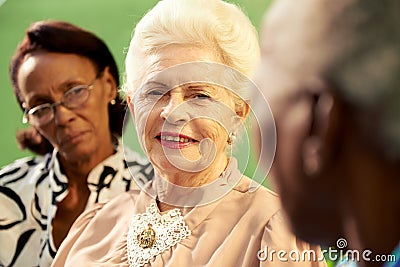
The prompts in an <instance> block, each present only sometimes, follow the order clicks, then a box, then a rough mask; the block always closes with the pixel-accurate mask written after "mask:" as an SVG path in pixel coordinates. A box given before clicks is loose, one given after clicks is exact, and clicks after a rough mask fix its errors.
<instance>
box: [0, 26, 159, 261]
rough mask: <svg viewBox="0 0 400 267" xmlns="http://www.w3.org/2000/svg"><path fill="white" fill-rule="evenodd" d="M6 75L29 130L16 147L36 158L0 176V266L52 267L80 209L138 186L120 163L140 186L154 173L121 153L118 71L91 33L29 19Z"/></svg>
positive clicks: (16, 164)
mask: <svg viewBox="0 0 400 267" xmlns="http://www.w3.org/2000/svg"><path fill="white" fill-rule="evenodd" d="M10 77H11V81H12V86H13V89H14V93H15V96H16V98H17V101H18V103H19V105H20V106H21V108H22V109H23V111H24V115H23V119H24V121H25V122H29V124H30V125H31V128H27V129H26V130H23V131H21V132H20V133H19V134H18V141H19V143H20V144H21V145H22V146H23V147H26V148H30V149H31V150H32V151H34V152H36V153H39V154H43V155H42V156H34V157H29V158H24V159H20V160H17V161H15V162H14V163H12V164H10V165H8V166H6V167H4V168H2V169H1V170H0V210H1V215H0V248H1V249H0V265H2V266H38V265H39V266H50V264H51V262H52V260H53V257H54V256H55V254H56V251H57V249H58V247H59V246H60V244H61V242H62V241H63V239H64V238H65V236H66V235H67V233H68V230H69V228H70V227H71V225H72V223H73V222H74V221H75V219H76V218H77V217H78V216H79V215H80V214H81V213H82V212H83V211H84V210H86V209H88V208H90V207H91V206H92V205H93V204H95V203H99V202H104V201H107V200H109V199H111V198H113V197H115V196H117V195H119V194H120V193H121V192H125V191H127V190H130V189H133V188H137V185H136V183H135V182H134V181H133V180H132V179H131V173H130V172H129V169H128V166H131V170H133V173H132V174H133V175H136V176H138V177H137V178H138V179H136V181H140V180H142V183H144V182H147V180H148V177H152V168H151V166H150V165H149V163H148V161H147V160H145V159H142V158H141V157H140V156H139V155H138V154H137V153H134V152H132V151H129V150H128V148H123V147H122V144H121V141H120V137H121V134H122V126H123V121H124V116H125V104H124V101H123V100H122V99H121V98H120V96H119V95H118V91H117V90H118V84H119V74H118V69H117V65H116V63H115V61H114V58H113V56H112V54H111V52H110V51H109V49H108V48H107V46H106V44H105V43H104V42H103V41H102V40H101V39H99V38H98V37H97V36H95V35H94V34H93V33H90V32H88V31H86V30H84V29H81V28H79V27H77V26H75V25H72V24H69V23H66V22H59V21H40V22H35V23H33V24H32V25H30V26H29V28H28V29H27V31H26V34H25V37H24V39H23V40H22V42H21V43H20V44H19V46H18V48H17V50H16V52H15V54H14V56H13V58H12V60H11V64H10ZM43 144H44V145H43ZM124 149H125V152H126V153H125V154H124Z"/></svg>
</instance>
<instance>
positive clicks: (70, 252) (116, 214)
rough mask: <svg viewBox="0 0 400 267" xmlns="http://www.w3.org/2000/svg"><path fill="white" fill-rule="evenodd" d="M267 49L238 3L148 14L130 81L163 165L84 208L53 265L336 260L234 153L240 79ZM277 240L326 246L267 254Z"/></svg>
mask: <svg viewBox="0 0 400 267" xmlns="http://www.w3.org/2000/svg"><path fill="white" fill-rule="evenodd" d="M258 60H259V45H258V38H257V34H256V31H255V29H254V27H253V25H252V24H251V22H250V20H249V19H248V18H247V17H246V15H245V14H244V13H243V12H242V11H241V10H240V9H239V8H238V7H237V6H235V5H233V4H230V3H226V2H224V1H221V0H164V1H160V2H158V4H157V5H156V6H155V7H154V8H153V9H152V10H150V11H149V12H148V13H147V14H146V15H145V16H144V17H143V18H142V19H141V20H140V22H139V23H138V24H137V26H136V28H135V33H134V36H133V38H132V40H131V44H130V47H129V51H128V54H127V57H126V61H125V62H126V86H125V89H126V94H127V96H128V100H129V106H130V110H131V112H132V115H133V118H134V121H135V125H136V130H137V133H138V137H139V141H140V142H141V145H142V147H143V148H144V150H145V152H146V154H147V156H148V158H149V160H150V162H151V164H152V165H153V167H154V170H155V177H154V179H153V180H152V182H149V183H148V184H147V185H146V186H144V187H143V188H142V190H131V191H130V192H128V193H126V194H124V195H122V196H121V197H118V198H115V199H114V200H112V201H110V202H108V203H107V204H103V205H97V206H96V207H95V208H93V209H92V210H90V211H88V212H86V213H85V214H83V215H82V216H81V217H80V218H79V219H78V220H77V221H76V223H75V224H74V226H73V227H72V228H71V231H70V233H69V235H68V237H67V238H66V240H65V241H64V243H63V244H62V246H61V248H60V251H59V253H58V255H57V256H56V259H55V261H54V265H53V266H78V265H81V266H94V265H107V266H111V265H118V266H215V267H220V266H225V267H230V266H243V267H250V266H282V265H283V266H293V265H294V266H325V262H324V260H323V257H322V256H321V255H320V254H318V253H319V252H320V251H318V250H316V251H314V250H312V247H311V246H310V245H309V244H307V243H305V242H302V241H300V240H298V239H296V237H295V236H293V235H292V234H291V232H290V231H289V230H288V227H287V226H286V224H285V222H284V220H283V219H282V216H281V213H280V203H279V198H278V196H277V195H276V194H274V193H273V192H271V191H269V190H267V189H266V188H263V187H260V188H258V190H251V189H254V188H251V184H252V182H251V180H250V179H249V178H248V177H246V176H244V175H243V174H242V173H241V172H240V170H239V169H238V161H237V160H236V159H235V158H234V157H232V156H231V153H230V151H231V150H232V146H234V145H235V141H234V140H235V138H234V137H235V136H237V135H238V132H239V131H240V130H243V122H244V121H245V120H246V117H247V115H248V113H249V104H248V102H247V100H248V99H249V98H248V96H249V95H250V94H251V92H249V91H248V90H246V89H247V88H246V87H242V86H240V84H241V83H240V81H242V80H243V79H244V80H245V81H246V79H245V77H246V76H245V75H251V74H252V73H253V71H254V68H255V66H256V64H257V62H258ZM241 72H242V73H244V74H241ZM266 247H267V248H268V249H269V251H272V250H274V251H279V250H284V251H286V252H287V253H289V251H291V250H294V251H297V252H299V253H301V252H302V251H303V250H312V252H314V253H315V254H316V257H315V258H313V259H311V260H307V259H306V260H305V261H299V262H290V261H289V262H284V261H283V260H279V259H278V257H277V256H276V255H272V257H271V255H270V254H268V251H264V252H263V255H261V256H262V257H260V253H259V251H260V250H263V249H265V248H266ZM315 248H317V247H315ZM266 254H268V257H267V258H265V259H263V257H264V255H266ZM286 257H287V255H286ZM317 257H318V259H319V261H318V259H316V258H317Z"/></svg>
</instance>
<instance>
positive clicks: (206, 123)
mask: <svg viewBox="0 0 400 267" xmlns="http://www.w3.org/2000/svg"><path fill="white" fill-rule="evenodd" d="M195 127H196V128H197V129H199V132H200V134H201V136H202V137H203V138H210V139H211V140H212V141H213V142H214V143H215V144H216V146H217V147H218V148H219V149H221V147H225V145H226V141H227V140H228V133H227V129H225V127H223V126H222V125H221V124H220V123H218V122H215V121H212V120H207V119H199V120H198V121H197V122H196V124H195Z"/></svg>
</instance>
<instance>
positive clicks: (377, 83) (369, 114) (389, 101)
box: [263, 0, 400, 160]
mask: <svg viewBox="0 0 400 267" xmlns="http://www.w3.org/2000/svg"><path fill="white" fill-rule="evenodd" d="M296 2H297V1H296ZM296 2H292V5H291V6H280V7H281V8H286V9H285V10H286V11H287V12H286V13H287V16H297V17H296V19H297V21H298V23H296V24H295V25H289V24H288V23H286V25H285V26H286V28H285V30H288V32H285V34H286V35H285V36H278V37H277V39H276V40H269V43H268V45H270V43H272V44H274V47H275V48H278V49H277V50H276V51H274V52H276V53H277V54H279V55H280V56H279V57H280V58H284V59H285V60H283V62H284V63H283V64H285V65H286V69H287V70H290V73H292V74H293V73H294V75H295V76H296V79H303V80H304V79H305V77H317V78H322V79H325V80H327V81H328V82H330V83H331V84H332V85H334V86H332V88H331V89H332V90H334V91H335V93H337V94H338V95H340V96H341V98H342V99H343V100H344V101H345V103H347V104H348V106H350V107H351V108H352V112H354V115H355V118H356V120H357V122H356V123H357V124H358V125H359V127H360V129H362V131H363V133H364V135H365V137H366V138H368V139H367V140H368V142H370V143H371V144H373V145H374V146H375V147H377V148H378V149H380V150H381V151H382V154H385V155H386V156H387V157H388V158H391V159H393V160H400V27H399V25H400V2H399V1H397V0H379V1H376V0H339V1H332V0H324V1H321V0H320V1H316V0H308V1H301V2H298V3H296ZM285 3H286V2H285ZM286 4H288V5H289V3H286ZM277 5H279V1H278V2H277ZM296 5H297V6H296ZM296 8H304V11H305V12H300V13H298V12H294V13H293V14H291V10H293V9H296ZM269 19H271V18H269ZM272 19H273V18H272ZM279 22H280V23H281V24H282V23H285V22H282V21H279ZM281 24H275V25H274V27H276V28H277V30H280V29H281V28H279V27H281ZM278 26H279V27H278ZM310 28H311V29H310ZM287 36H290V41H289V40H288V39H287ZM267 38H268V37H267ZM293 40H295V42H293ZM268 45H265V46H263V49H269V47H268ZM285 53H287V54H288V55H285ZM282 54H283V55H282Z"/></svg>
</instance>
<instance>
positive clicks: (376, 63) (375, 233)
mask: <svg viewBox="0 0 400 267" xmlns="http://www.w3.org/2000/svg"><path fill="white" fill-rule="evenodd" d="M399 25H400V2H399V1H392V0H383V1H374V0H342V1H330V0H318V1H317V0H308V1H288V0H278V1H276V3H275V4H274V5H273V6H272V8H271V10H270V11H269V12H268V13H267V16H266V19H265V21H264V24H263V27H262V37H261V39H262V44H261V65H260V68H259V70H258V72H257V75H256V77H257V78H256V83H257V84H258V85H259V86H260V88H261V89H262V91H263V93H264V95H265V97H266V98H267V99H268V101H269V104H270V106H271V109H272V112H273V114H274V118H275V123H276V128H277V151H276V157H275V161H274V164H273V166H272V176H273V178H274V181H275V182H276V184H277V186H278V191H279V193H280V195H281V198H282V203H283V207H284V209H285V210H286V212H287V214H288V217H289V218H290V221H291V224H292V227H293V230H294V232H295V233H296V234H297V235H298V236H299V237H301V238H303V239H304V240H307V241H310V242H318V243H320V244H324V245H335V244H336V241H337V240H338V238H345V239H346V240H347V242H348V247H346V248H345V249H347V248H350V249H357V250H358V251H359V253H360V259H359V260H360V263H359V264H361V265H364V264H365V265H368V266H381V265H383V264H384V262H382V261H379V258H375V256H376V255H390V254H397V265H396V266H398V265H399V263H398V261H399V240H400V227H399V226H400V205H399V203H400V202H399V196H400V164H399V163H400V119H399V118H400V75H399V73H400V27H399ZM258 108H260V107H258ZM263 123H264V127H265V129H267V128H268V124H269V123H270V122H266V121H264V122H263ZM264 138H268V136H267V135H264ZM310 218H312V219H310ZM364 250H371V251H372V254H371V255H368V256H369V257H368V258H370V260H368V259H363V258H362V257H361V254H362V252H363V251H364ZM378 257H379V256H378ZM355 261H357V259H356V260H355ZM351 264H353V265H354V264H356V263H355V262H352V263H351ZM387 264H388V265H387V266H391V264H396V263H393V262H392V263H390V262H388V263H387Z"/></svg>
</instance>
